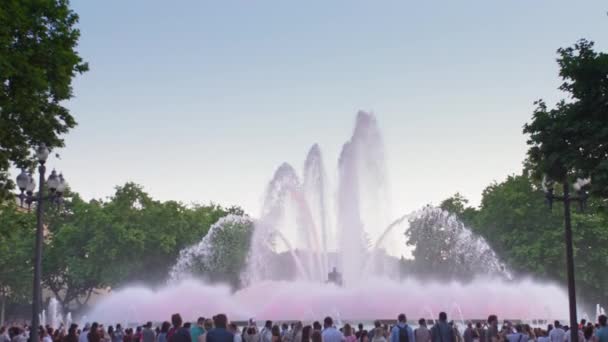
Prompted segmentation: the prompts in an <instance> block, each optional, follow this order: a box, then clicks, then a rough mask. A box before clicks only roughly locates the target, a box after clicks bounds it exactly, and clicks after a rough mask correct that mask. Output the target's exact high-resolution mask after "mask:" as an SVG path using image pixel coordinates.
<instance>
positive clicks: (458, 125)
mask: <svg viewBox="0 0 608 342" xmlns="http://www.w3.org/2000/svg"><path fill="white" fill-rule="evenodd" d="M73 7H74V9H75V10H76V11H77V12H78V13H79V14H80V25H79V26H80V28H81V31H82V38H81V42H80V47H79V50H80V52H81V54H82V56H83V57H84V58H85V60H86V61H88V62H89V64H90V69H91V70H90V72H88V73H86V74H85V75H84V76H83V77H80V78H79V79H78V80H77V81H76V82H75V84H74V91H75V95H76V98H75V99H74V100H72V101H71V102H70V103H69V107H70V108H71V110H72V113H73V114H74V116H75V117H76V119H77V121H78V122H79V125H78V127H77V128H76V129H74V130H73V131H72V132H71V133H70V134H69V135H68V136H67V138H66V142H67V148H65V149H64V150H62V151H61V154H62V160H61V161H55V160H52V161H51V162H50V164H51V166H57V167H58V168H59V169H61V170H63V171H64V173H65V174H66V177H67V178H68V181H69V182H70V184H71V186H72V187H73V188H74V189H75V190H76V191H78V192H80V193H82V194H83V195H84V196H85V197H86V198H91V197H106V196H108V195H110V194H111V193H112V192H113V187H114V186H115V185H118V184H122V183H124V182H126V181H134V182H137V183H140V184H142V185H143V186H144V187H145V189H146V190H147V191H149V192H150V193H151V194H152V195H153V196H154V197H156V198H159V199H163V200H166V199H177V200H181V201H184V202H186V203H188V202H201V203H205V202H208V201H211V200H213V201H215V202H219V203H220V204H226V205H230V204H236V205H240V206H242V207H244V208H245V209H246V210H247V211H248V212H250V213H252V214H253V215H255V216H257V215H258V212H259V207H260V199H261V195H262V192H263V190H264V187H265V184H266V182H267V181H268V180H269V179H270V177H271V175H272V173H273V172H274V170H275V168H276V167H277V166H278V165H279V164H280V163H281V162H283V161H287V162H290V163H292V164H293V165H294V167H296V169H298V170H299V169H301V167H302V163H303V159H304V156H305V153H306V151H307V149H308V148H309V146H310V145H311V144H312V143H314V142H318V143H319V144H320V145H321V148H322V149H323V152H324V155H325V163H326V165H328V173H329V174H330V176H332V179H334V180H335V173H336V168H335V166H336V163H337V161H336V160H337V156H338V153H339V150H340V148H341V145H342V143H343V142H344V141H346V140H347V139H348V138H349V136H350V134H351V131H352V128H353V124H354V117H355V113H356V111H357V110H358V109H365V110H373V111H374V112H375V113H376V115H377V117H378V120H379V123H380V126H381V128H382V130H383V132H384V137H385V143H386V147H387V155H388V158H389V159H388V169H389V173H390V180H391V184H392V193H393V201H392V202H393V203H392V211H393V213H399V212H405V211H409V210H413V209H416V208H418V207H420V206H422V205H423V204H425V203H428V202H433V203H438V202H439V201H440V200H441V199H443V198H445V197H447V196H449V195H450V194H452V193H454V192H456V191H460V192H462V193H463V194H464V195H465V196H467V197H468V198H470V199H471V200H472V201H473V203H474V204H477V203H478V201H479V199H480V196H481V191H482V190H483V188H484V187H485V186H487V185H488V184H489V183H490V182H492V181H493V180H502V179H504V178H505V177H506V176H507V175H508V174H510V173H513V172H518V171H519V170H520V169H521V162H522V160H523V159H524V156H525V150H526V145H525V137H524V136H523V135H522V134H521V129H522V126H523V124H524V123H525V122H526V121H527V120H528V119H529V118H530V115H531V111H532V108H533V106H532V103H533V101H534V100H535V99H537V98H540V97H543V98H546V99H548V100H550V101H554V100H555V99H557V97H558V96H559V93H558V92H557V90H556V88H557V86H558V85H559V79H558V77H557V66H556V63H555V62H554V60H555V56H556V55H555V50H556V49H557V48H558V47H560V46H568V45H571V44H572V43H574V42H575V41H576V40H577V39H579V38H581V37H586V38H589V39H591V40H594V41H596V43H597V46H598V48H600V49H603V50H606V48H607V47H608V41H607V38H608V36H607V34H606V33H607V32H608V17H607V16H606V11H607V10H608V3H606V2H605V1H604V0H602V1H600V0H597V1H573V0H570V1H555V0H552V1H548V0H547V1H529V0H526V1H523V0H522V1H489V0H484V1H444V2H439V1H424V2H423V1H416V2H413V1H407V2H406V1H306V2H295V1H224V0H222V1H166V0H164V1H152V0H145V1H144V0H129V1H125V0H104V1H90V0H73ZM334 184H335V183H334Z"/></svg>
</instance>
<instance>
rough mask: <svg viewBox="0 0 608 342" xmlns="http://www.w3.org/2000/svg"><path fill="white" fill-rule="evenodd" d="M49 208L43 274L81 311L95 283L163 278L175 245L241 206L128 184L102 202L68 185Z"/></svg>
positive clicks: (179, 247) (155, 282) (181, 244)
mask: <svg viewBox="0 0 608 342" xmlns="http://www.w3.org/2000/svg"><path fill="white" fill-rule="evenodd" d="M65 196H66V200H65V202H64V204H63V205H62V206H60V207H56V208H49V209H48V212H47V215H46V217H47V222H48V230H49V234H48V236H47V238H46V239H45V247H44V248H45V258H44V265H43V280H44V284H45V286H46V287H48V288H49V289H50V290H51V291H52V292H53V294H54V295H55V297H57V299H58V300H59V301H60V302H61V303H62V305H63V306H64V311H66V310H65V309H67V307H68V305H73V306H75V307H74V308H73V309H76V310H78V309H79V308H81V307H82V306H84V305H86V303H87V301H88V299H89V298H90V297H91V295H92V294H94V293H95V291H97V290H99V289H110V290H111V289H113V288H116V287H120V286H122V285H125V284H128V283H134V282H137V283H144V284H146V285H149V286H155V285H158V284H162V283H164V282H165V281H166V280H167V277H168V274H169V270H170V268H171V267H172V266H173V265H174V264H175V261H176V259H177V257H178V255H179V253H180V251H181V250H182V249H184V248H186V247H187V246H189V245H190V244H191V243H192V242H193V241H198V240H200V239H201V238H202V237H203V236H205V234H207V231H208V230H209V228H210V226H211V225H212V224H213V223H214V222H216V221H217V220H218V219H219V218H221V217H223V216H226V215H228V214H229V213H233V212H234V213H241V214H242V210H241V209H240V208H236V207H233V208H229V209H224V208H222V207H220V206H217V205H213V204H211V205H208V206H200V205H196V206H191V207H187V206H184V205H182V204H181V203H178V202H175V201H166V202H161V201H157V200H154V199H152V198H151V197H150V195H149V194H147V193H146V192H145V191H144V190H143V188H142V187H141V186H139V185H137V184H134V183H126V184H125V185H124V186H120V187H117V188H116V192H115V194H114V196H112V197H110V198H109V199H108V200H107V201H100V200H91V201H89V202H86V201H83V200H82V199H81V198H80V197H79V196H78V195H77V194H75V193H71V192H70V191H68V192H67V193H66V195H65Z"/></svg>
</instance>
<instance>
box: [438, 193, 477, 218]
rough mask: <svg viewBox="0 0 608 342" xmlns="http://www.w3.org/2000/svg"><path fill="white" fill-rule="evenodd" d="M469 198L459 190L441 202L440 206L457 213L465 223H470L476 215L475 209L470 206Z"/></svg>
mask: <svg viewBox="0 0 608 342" xmlns="http://www.w3.org/2000/svg"><path fill="white" fill-rule="evenodd" d="M468 204H469V200H468V199H466V198H465V197H464V196H463V195H461V194H460V193H459V192H457V193H455V194H454V195H452V197H450V198H447V199H445V200H443V201H442V202H441V204H439V208H441V209H443V210H446V211H448V212H450V213H451V214H454V215H456V216H457V217H458V218H459V219H460V220H461V221H463V222H464V223H465V224H470V222H471V220H472V218H473V217H474V216H475V209H474V208H471V207H469V206H468Z"/></svg>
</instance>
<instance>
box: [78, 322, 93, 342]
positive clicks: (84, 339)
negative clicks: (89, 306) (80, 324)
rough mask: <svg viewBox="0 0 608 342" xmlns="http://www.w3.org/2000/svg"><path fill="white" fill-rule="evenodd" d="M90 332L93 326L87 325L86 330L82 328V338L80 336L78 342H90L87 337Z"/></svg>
mask: <svg viewBox="0 0 608 342" xmlns="http://www.w3.org/2000/svg"><path fill="white" fill-rule="evenodd" d="M89 330H91V324H90V323H85V325H84V328H82V332H81V333H80V336H78V342H89V338H88V337H87V335H88V334H89Z"/></svg>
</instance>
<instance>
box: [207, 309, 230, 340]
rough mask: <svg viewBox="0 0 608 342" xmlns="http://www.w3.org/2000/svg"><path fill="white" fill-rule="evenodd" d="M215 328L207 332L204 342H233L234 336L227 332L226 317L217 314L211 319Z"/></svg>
mask: <svg viewBox="0 0 608 342" xmlns="http://www.w3.org/2000/svg"><path fill="white" fill-rule="evenodd" d="M213 324H214V325H215V328H213V329H211V330H209V332H208V333H207V337H206V342H234V334H233V333H231V332H230V331H228V329H227V328H228V317H226V315H224V314H219V315H216V316H214V317H213Z"/></svg>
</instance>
